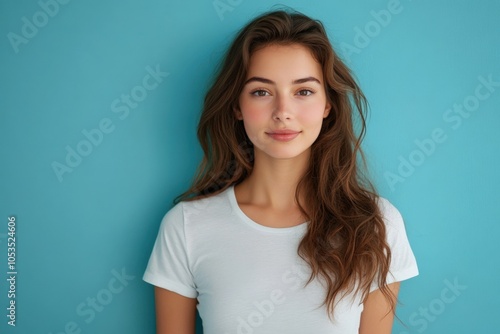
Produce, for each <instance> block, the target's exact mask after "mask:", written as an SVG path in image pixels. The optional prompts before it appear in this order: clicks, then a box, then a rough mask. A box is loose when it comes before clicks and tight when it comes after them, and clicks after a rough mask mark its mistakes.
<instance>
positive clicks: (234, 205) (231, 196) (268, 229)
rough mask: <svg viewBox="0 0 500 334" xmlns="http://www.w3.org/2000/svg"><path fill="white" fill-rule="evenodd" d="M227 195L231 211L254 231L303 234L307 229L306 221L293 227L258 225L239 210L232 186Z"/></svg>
mask: <svg viewBox="0 0 500 334" xmlns="http://www.w3.org/2000/svg"><path fill="white" fill-rule="evenodd" d="M226 193H227V195H228V199H229V202H230V203H231V207H232V209H233V211H234V212H235V213H236V215H237V216H238V217H239V218H241V220H242V221H243V222H244V223H246V224H247V225H249V226H251V227H253V228H254V229H257V230H260V231H263V232H268V233H278V234H280V233H297V232H304V231H305V230H306V229H307V224H308V223H309V221H306V222H304V223H301V224H299V225H295V226H290V227H270V226H265V225H262V224H259V223H257V222H255V221H254V220H252V219H251V218H250V217H248V216H247V215H246V214H245V213H244V212H243V210H241V208H240V206H239V205H238V201H237V200H236V194H235V193H234V184H233V185H231V186H230V187H229V188H228V189H227V192H226Z"/></svg>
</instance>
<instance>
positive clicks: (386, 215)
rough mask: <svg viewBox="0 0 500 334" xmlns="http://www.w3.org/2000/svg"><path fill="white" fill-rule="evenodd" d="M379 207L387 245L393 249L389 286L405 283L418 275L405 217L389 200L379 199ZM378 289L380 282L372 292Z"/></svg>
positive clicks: (374, 286)
mask: <svg viewBox="0 0 500 334" xmlns="http://www.w3.org/2000/svg"><path fill="white" fill-rule="evenodd" d="M379 207H380V211H381V213H382V217H383V219H384V222H385V226H386V237H387V243H388V244H389V247H390V249H391V263H390V267H389V274H388V276H387V278H386V282H387V284H390V283H394V282H400V281H404V280H406V279H409V278H412V277H414V276H417V275H418V266H417V261H416V259H415V255H414V254H413V251H412V249H411V246H410V243H409V241H408V236H407V235H406V229H405V226H404V221H403V217H402V216H401V214H400V213H399V211H398V209H396V207H394V205H392V204H391V203H390V202H389V201H388V200H387V199H385V198H379ZM376 289H378V282H377V281H376V280H375V281H374V282H372V284H371V288H370V291H373V290H376Z"/></svg>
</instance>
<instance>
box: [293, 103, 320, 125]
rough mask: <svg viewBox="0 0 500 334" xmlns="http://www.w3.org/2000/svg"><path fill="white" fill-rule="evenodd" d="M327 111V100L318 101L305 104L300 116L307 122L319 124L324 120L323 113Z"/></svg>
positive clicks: (302, 120) (304, 122) (303, 121)
mask: <svg viewBox="0 0 500 334" xmlns="http://www.w3.org/2000/svg"><path fill="white" fill-rule="evenodd" d="M324 112H325V102H323V101H317V102H313V103H310V104H308V105H305V106H303V108H302V111H301V113H300V114H299V118H300V120H301V122H302V123H303V124H304V125H305V124H311V125H317V123H318V122H321V121H322V120H323V113H324Z"/></svg>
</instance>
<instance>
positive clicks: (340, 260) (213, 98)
mask: <svg viewBox="0 0 500 334" xmlns="http://www.w3.org/2000/svg"><path fill="white" fill-rule="evenodd" d="M269 44H280V45H287V44H288V45H289V44H301V45H303V46H306V47H308V48H309V49H310V51H311V52H312V55H313V56H314V58H315V59H316V60H317V61H318V62H319V63H320V64H321V66H322V71H323V76H324V78H325V90H326V95H327V99H328V102H330V103H331V105H332V109H331V112H330V114H329V115H328V117H326V118H325V119H323V125H322V128H321V131H320V133H319V136H318V138H317V140H316V141H315V142H314V143H313V144H312V146H311V156H310V164H309V166H308V170H307V172H306V173H305V175H303V177H302V178H301V179H300V181H299V183H298V185H297V188H296V192H295V198H296V200H297V203H299V198H300V196H299V193H303V194H304V195H305V196H304V198H305V199H306V203H305V207H302V206H301V205H300V203H299V208H300V210H301V212H302V213H303V214H304V216H305V217H308V218H309V219H308V220H309V224H308V229H307V232H306V234H305V236H304V238H303V239H302V240H301V242H300V244H299V247H298V250H297V252H298V254H299V255H300V257H302V258H303V259H304V260H305V261H306V262H307V263H308V264H309V265H310V267H311V269H312V273H311V276H310V278H309V281H308V282H307V284H309V283H310V282H311V281H312V280H313V279H314V277H316V276H320V277H322V278H324V279H325V281H326V282H327V293H326V298H325V300H324V303H323V305H327V309H328V312H329V315H333V310H334V306H335V305H334V304H335V302H336V301H338V299H337V297H340V298H342V297H343V296H345V295H346V294H347V293H350V292H361V293H362V300H365V298H366V297H367V296H368V293H369V290H370V287H371V283H372V281H375V282H377V283H378V285H379V288H380V290H381V291H382V293H383V294H384V296H385V297H386V298H387V299H388V301H389V302H390V305H391V309H392V311H393V312H394V309H395V302H394V300H393V299H392V296H393V295H392V293H391V291H390V290H389V288H388V286H387V284H386V277H387V275H388V272H389V264H390V259H391V252H390V249H389V246H388V244H387V242H386V229H385V224H384V222H383V218H382V216H381V213H380V211H379V208H378V205H377V195H376V192H375V189H374V187H373V186H372V184H371V183H370V182H369V181H368V180H367V178H366V177H365V176H363V173H362V172H361V171H360V168H359V166H358V165H359V161H357V158H358V157H359V158H361V159H360V161H361V162H362V163H363V167H366V166H365V163H364V157H363V154H362V152H361V148H360V145H361V140H362V139H363V137H364V134H365V127H366V125H365V114H366V109H367V105H368V104H367V101H366V98H365V96H364V95H363V93H362V91H361V89H360V88H359V86H358V84H357V83H356V81H355V79H354V77H353V75H352V73H351V71H350V70H349V68H347V66H346V65H345V64H344V63H343V62H342V61H341V59H340V58H339V57H338V56H337V54H336V53H335V51H334V50H333V48H332V46H331V44H330V42H329V40H328V37H327V34H326V31H325V28H324V26H323V25H322V23H321V22H320V21H318V20H313V19H311V18H309V17H308V16H306V15H304V14H302V13H300V12H297V11H292V12H290V13H289V12H287V11H284V10H277V11H271V12H267V13H264V14H262V15H260V16H258V17H257V18H255V19H254V20H252V21H251V22H250V23H248V24H247V25H246V26H245V27H244V28H243V29H241V30H240V32H239V33H238V35H237V36H236V38H235V40H234V41H233V43H232V45H231V46H230V48H229V50H228V52H227V54H226V56H225V58H224V59H223V62H222V63H221V64H222V66H221V67H220V68H219V69H218V75H217V76H216V78H215V81H214V83H213V84H212V86H211V88H210V89H209V90H208V93H207V94H206V96H205V100H204V107H203V112H202V114H201V118H200V121H199V125H198V133H197V134H198V139H199V141H200V144H201V147H202V149H203V151H204V157H203V159H202V161H201V163H200V165H199V166H198V170H197V173H196V175H195V177H194V179H193V180H192V185H191V187H190V188H189V190H187V191H186V192H184V193H182V194H181V195H179V196H177V197H176V198H175V199H174V204H176V203H178V202H180V201H183V200H185V201H190V200H194V199H198V198H202V197H207V196H211V195H215V194H217V193H220V192H222V191H224V190H225V189H227V188H228V187H229V186H231V185H235V184H238V183H240V182H241V181H243V180H244V179H245V178H246V177H247V176H248V175H249V174H250V173H251V170H252V167H253V144H252V142H251V141H250V140H249V138H248V136H247V135H246V132H245V129H244V126H243V123H242V122H240V121H239V120H238V119H236V117H235V114H234V112H233V110H234V108H237V106H238V99H239V95H240V93H241V91H242V89H243V85H244V80H245V78H246V75H247V69H248V64H249V60H250V57H251V55H252V53H253V52H255V51H256V50H257V48H261V47H264V46H266V45H269ZM353 109H356V112H354V110H353ZM354 117H356V118H357V119H358V120H359V123H360V124H359V125H360V130H359V131H358V134H356V131H355V130H354V124H353V123H354V121H353V119H354Z"/></svg>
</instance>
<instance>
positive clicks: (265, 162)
mask: <svg viewBox="0 0 500 334" xmlns="http://www.w3.org/2000/svg"><path fill="white" fill-rule="evenodd" d="M309 155H310V150H306V151H304V152H303V153H302V154H301V155H299V156H296V157H293V158H288V159H276V158H272V157H270V156H268V155H266V154H263V153H262V152H260V151H258V150H256V151H255V160H254V167H253V170H252V173H251V174H250V176H249V177H248V178H247V179H245V180H244V181H243V182H242V183H241V185H240V188H244V189H245V192H246V194H247V195H246V196H248V197H247V200H248V201H249V202H252V203H254V204H257V205H259V206H262V207H268V208H270V209H275V210H279V211H281V210H288V209H293V208H296V207H297V202H296V201H295V190H296V188H297V184H298V182H299V180H300V178H301V177H302V175H304V173H305V172H306V170H307V168H308V165H309ZM302 203H303V202H302V201H301V204H302Z"/></svg>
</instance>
